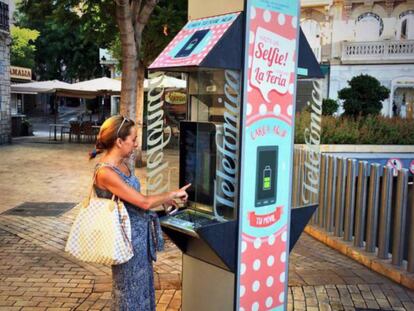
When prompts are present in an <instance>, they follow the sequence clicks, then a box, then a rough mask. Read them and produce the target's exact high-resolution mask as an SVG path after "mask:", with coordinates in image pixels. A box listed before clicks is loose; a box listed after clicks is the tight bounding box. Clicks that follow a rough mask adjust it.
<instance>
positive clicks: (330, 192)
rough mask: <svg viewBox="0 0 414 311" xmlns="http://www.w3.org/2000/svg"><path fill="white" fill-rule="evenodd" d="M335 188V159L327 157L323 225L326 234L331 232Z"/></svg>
mask: <svg viewBox="0 0 414 311" xmlns="http://www.w3.org/2000/svg"><path fill="white" fill-rule="evenodd" d="M335 186H336V159H335V157H334V156H328V185H327V188H326V191H327V205H326V223H325V230H326V231H327V232H332V231H333V222H334V206H335V192H334V189H335Z"/></svg>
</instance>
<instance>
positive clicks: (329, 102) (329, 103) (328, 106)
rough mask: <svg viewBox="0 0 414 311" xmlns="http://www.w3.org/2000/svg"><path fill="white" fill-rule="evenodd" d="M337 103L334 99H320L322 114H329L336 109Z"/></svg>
mask: <svg viewBox="0 0 414 311" xmlns="http://www.w3.org/2000/svg"><path fill="white" fill-rule="evenodd" d="M338 108H339V105H338V103H337V102H336V100H333V99H329V98H326V99H323V100H322V115H324V116H331V115H333V114H334V113H335V112H337V111H338Z"/></svg>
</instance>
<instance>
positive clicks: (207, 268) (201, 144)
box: [146, 12, 316, 311]
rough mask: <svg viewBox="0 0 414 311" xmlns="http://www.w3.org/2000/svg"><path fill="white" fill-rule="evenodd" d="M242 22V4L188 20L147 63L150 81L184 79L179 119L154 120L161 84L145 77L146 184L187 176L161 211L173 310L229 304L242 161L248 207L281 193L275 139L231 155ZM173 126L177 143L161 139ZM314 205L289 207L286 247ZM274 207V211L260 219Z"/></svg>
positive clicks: (240, 84)
mask: <svg viewBox="0 0 414 311" xmlns="http://www.w3.org/2000/svg"><path fill="white" fill-rule="evenodd" d="M244 27H245V20H244V13H243V12H235V13H229V14H225V15H220V16H213V17H209V18H204V19H199V20H192V21H191V20H190V21H189V22H188V23H187V24H186V25H185V27H184V28H183V29H182V30H181V31H180V32H179V33H178V34H177V36H176V37H175V38H174V39H173V41H172V42H171V43H170V44H169V45H168V46H167V47H166V49H165V50H164V51H163V52H162V53H161V54H160V55H159V57H158V58H157V59H156V60H155V61H154V62H153V63H152V65H151V66H150V67H149V69H150V77H155V79H154V78H153V79H151V81H154V80H155V81H156V79H157V78H158V79H159V81H160V85H161V81H162V79H163V76H164V73H165V72H173V73H181V74H183V73H184V74H185V76H186V77H185V78H186V80H187V91H186V93H187V103H186V104H185V105H186V118H185V120H184V121H180V122H176V123H174V122H170V121H168V122H166V121H165V120H161V118H162V117H164V116H165V115H166V114H167V112H166V111H163V109H164V108H165V103H164V99H163V96H162V93H163V90H162V88H161V87H160V86H159V85H157V83H156V82H154V84H153V85H150V86H149V88H150V90H149V93H148V101H147V102H148V106H147V109H146V110H147V111H148V112H147V116H146V120H147V127H148V128H147V146H148V150H147V154H148V155H147V157H148V158H149V160H148V167H149V168H148V169H149V171H148V175H149V176H150V177H149V179H148V181H147V183H148V188H149V189H150V192H151V191H153V192H152V193H154V192H155V191H160V189H164V190H167V189H173V188H175V187H176V186H180V187H182V186H184V185H186V184H187V183H191V184H192V186H191V187H190V188H189V189H188V194H189V198H188V202H187V204H186V206H185V208H182V209H180V210H179V211H178V212H176V213H175V214H173V215H165V216H164V217H161V225H162V228H163V231H164V232H165V233H166V234H167V235H168V237H169V238H170V239H171V240H172V241H173V242H174V243H175V244H176V245H177V246H178V247H179V249H180V250H181V251H182V253H183V261H182V265H183V266H182V310H183V311H193V310H198V311H203V310H233V309H234V308H235V306H236V303H235V297H236V295H237V293H238V290H237V286H238V285H237V284H238V283H237V274H238V273H239V272H238V271H239V270H240V265H239V264H238V261H239V260H238V257H239V256H240V253H241V250H240V246H239V245H241V247H243V242H242V243H241V244H240V243H239V233H240V229H239V225H240V217H241V216H240V211H239V206H240V197H241V193H240V191H241V190H240V189H241V187H240V180H241V174H242V172H243V169H244V168H246V166H249V167H250V168H251V170H253V171H255V173H253V174H251V175H250V176H248V178H249V179H251V180H253V181H254V184H255V187H254V189H253V188H250V189H245V190H244V192H248V193H249V194H250V195H251V196H252V198H253V201H254V207H252V209H253V210H256V211H261V210H263V209H264V208H266V206H274V205H275V204H276V205H277V204H278V200H279V197H280V196H281V197H283V196H284V195H285V194H282V193H281V192H280V191H281V190H280V189H284V188H283V187H284V186H285V185H283V183H281V180H280V179H279V178H278V176H279V175H278V170H280V169H281V166H280V161H282V160H283V159H281V157H283V156H284V154H285V153H284V151H283V152H281V149H280V148H281V147H280V145H278V144H277V143H275V144H272V143H270V144H266V145H263V146H259V147H257V148H256V149H255V157H256V161H255V162H252V163H244V164H243V165H242V163H241V155H242V152H243V147H244V146H243V144H242V141H243V140H242V136H243V135H244V134H243V133H244V131H243V128H242V127H243V113H246V112H245V111H243V108H242V106H243V96H245V92H244V89H245V84H244V80H243V79H244V78H243V77H244V74H243V66H244V49H243V42H244V38H243V33H244V31H243V28H244ZM300 48H301V47H300ZM305 48H309V46H308V45H306V46H305ZM299 53H301V52H299ZM247 109H250V108H249V107H248V106H247ZM168 115H169V116H170V117H171V113H169V114H168ZM173 121H174V120H173ZM174 126H175V127H177V129H178V132H179V143H178V145H177V146H175V147H171V148H170V147H169V142H170V141H171V137H170V134H171V133H172V130H171V127H174ZM160 127H162V130H161V131H159V132H157V130H159V129H160ZM157 135H158V136H157ZM244 142H245V144H248V142H247V141H245V140H244ZM161 158H162V160H161ZM154 159H158V160H159V161H158V162H156V161H155V160H154ZM172 159H175V160H172ZM153 160H154V161H153ZM152 161H153V162H152ZM174 161H175V162H174ZM173 163H176V164H175V165H177V166H178V167H173V166H174V164H173ZM166 180H167V181H166ZM164 182H166V183H167V184H166V186H165V187H164V188H163V185H164V184H163V183H164ZM151 189H152V190H151ZM315 208H316V205H315V204H313V205H310V206H308V207H307V208H306V209H303V210H302V211H292V213H291V225H290V233H289V236H290V241H291V243H290V249H292V247H293V245H294V243H292V242H295V241H296V240H297V239H298V237H299V235H300V233H301V232H302V231H303V228H304V227H305V225H306V223H307V222H308V221H309V219H310V217H311V215H312V213H313V211H314V210H315ZM281 213H282V211H281V209H279V210H276V211H275V212H274V213H272V214H271V216H269V217H270V218H269V219H268V220H269V221H273V220H272V219H273V218H275V219H276V218H277V217H281ZM295 213H298V214H297V215H296V214H295ZM252 217H253V216H252ZM257 217H258V216H257ZM272 217H273V218H272ZM266 221H267V220H266V218H263V219H261V220H260V222H266ZM265 227H266V226H265V223H263V228H265Z"/></svg>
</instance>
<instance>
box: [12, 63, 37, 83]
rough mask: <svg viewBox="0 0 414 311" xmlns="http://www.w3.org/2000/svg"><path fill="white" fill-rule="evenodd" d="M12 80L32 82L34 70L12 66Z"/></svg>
mask: <svg viewBox="0 0 414 311" xmlns="http://www.w3.org/2000/svg"><path fill="white" fill-rule="evenodd" d="M10 78H11V79H19V80H32V70H31V69H30V68H24V67H16V66H10Z"/></svg>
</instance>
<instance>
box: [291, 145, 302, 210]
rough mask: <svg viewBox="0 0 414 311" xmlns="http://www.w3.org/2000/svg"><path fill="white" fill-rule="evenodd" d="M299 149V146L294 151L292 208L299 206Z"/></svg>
mask: <svg viewBox="0 0 414 311" xmlns="http://www.w3.org/2000/svg"><path fill="white" fill-rule="evenodd" d="M298 154H299V150H298V149H297V148H295V149H294V151H293V177H292V185H293V188H292V189H293V190H294V191H293V192H292V208H296V207H298V200H297V197H298V195H297V194H298V193H300V191H301V190H300V188H301V185H300V184H299V182H298V174H299V161H298V159H299V156H298Z"/></svg>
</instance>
